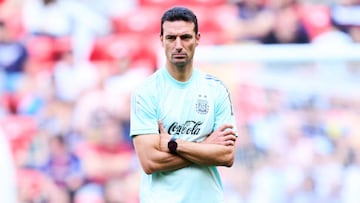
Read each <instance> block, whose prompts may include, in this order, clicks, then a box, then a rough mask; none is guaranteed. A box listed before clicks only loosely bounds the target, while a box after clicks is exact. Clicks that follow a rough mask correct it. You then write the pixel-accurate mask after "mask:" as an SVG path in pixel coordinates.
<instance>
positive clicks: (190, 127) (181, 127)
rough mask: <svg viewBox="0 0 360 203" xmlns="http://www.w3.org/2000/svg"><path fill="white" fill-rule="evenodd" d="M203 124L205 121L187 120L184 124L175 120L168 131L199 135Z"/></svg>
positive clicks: (175, 133)
mask: <svg viewBox="0 0 360 203" xmlns="http://www.w3.org/2000/svg"><path fill="white" fill-rule="evenodd" d="M202 124H203V122H201V121H186V122H185V123H184V124H179V123H178V122H174V123H172V124H171V125H170V127H169V130H168V133H169V134H170V135H179V134H186V135H198V134H199V132H200V126H201V125H202Z"/></svg>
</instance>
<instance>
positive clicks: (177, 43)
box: [175, 37, 183, 52]
mask: <svg viewBox="0 0 360 203" xmlns="http://www.w3.org/2000/svg"><path fill="white" fill-rule="evenodd" d="M182 48H183V47H182V43H181V39H180V37H177V38H176V40H175V49H176V51H178V52H180V51H181V50H182Z"/></svg>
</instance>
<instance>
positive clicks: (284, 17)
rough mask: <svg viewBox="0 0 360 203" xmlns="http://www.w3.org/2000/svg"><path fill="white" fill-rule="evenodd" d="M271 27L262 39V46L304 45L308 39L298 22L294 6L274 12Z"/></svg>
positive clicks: (302, 25) (303, 27) (298, 18)
mask: <svg viewBox="0 0 360 203" xmlns="http://www.w3.org/2000/svg"><path fill="white" fill-rule="evenodd" d="M274 18H275V20H274V24H273V27H272V29H271V31H270V32H269V33H267V34H266V35H265V36H264V37H263V38H262V39H261V42H262V43H263V44H290V43H293V44H304V43H309V42H310V37H309V35H308V33H307V30H306V29H305V26H304V24H303V23H302V21H301V20H300V17H299V14H298V12H297V8H296V6H294V5H289V6H285V7H281V8H279V9H278V10H276V11H275V17H274Z"/></svg>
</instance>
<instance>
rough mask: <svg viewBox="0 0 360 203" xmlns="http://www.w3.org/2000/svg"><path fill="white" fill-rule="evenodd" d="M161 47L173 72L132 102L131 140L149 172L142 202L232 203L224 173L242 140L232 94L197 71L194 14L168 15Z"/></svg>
mask: <svg viewBox="0 0 360 203" xmlns="http://www.w3.org/2000/svg"><path fill="white" fill-rule="evenodd" d="M160 40H161V43H162V47H163V48H164V50H165V55H166V64H165V67H164V68H160V69H159V70H157V71H156V72H155V73H154V74H153V75H152V76H150V77H149V78H148V79H147V80H146V81H145V82H144V84H143V85H141V86H140V87H139V88H138V89H137V90H136V91H135V92H134V93H133V95H132V100H131V132H130V134H131V137H132V138H133V143H134V147H135V151H136V153H137V156H138V158H139V160H140V163H141V166H142V168H143V170H144V172H145V173H143V176H142V183H141V186H140V202H142V203H162V202H166V203H169V202H171V203H180V202H181V203H192V202H194V203H195V202H196V203H202V202H204V203H221V202H224V197H223V191H222V183H221V179H220V176H219V173H218V171H217V168H216V166H227V167H230V166H232V164H233V161H234V150H235V140H236V137H237V134H236V127H235V118H234V114H233V109H232V104H231V100H230V95H229V92H228V90H227V88H226V87H225V86H224V85H223V83H222V82H221V81H220V80H218V79H217V78H215V77H213V76H210V75H208V74H205V73H202V72H201V71H199V70H197V69H194V68H193V56H194V53H195V48H196V47H197V45H198V43H199V40H200V33H199V32H198V22H197V18H196V16H195V15H194V13H193V12H192V11H190V10H189V9H187V8H184V7H174V8H171V9H170V10H168V11H166V12H165V13H164V14H163V16H162V19H161V33H160Z"/></svg>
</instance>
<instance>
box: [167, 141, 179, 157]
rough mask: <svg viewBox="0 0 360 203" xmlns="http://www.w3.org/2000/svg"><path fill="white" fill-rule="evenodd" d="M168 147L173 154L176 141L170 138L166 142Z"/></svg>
mask: <svg viewBox="0 0 360 203" xmlns="http://www.w3.org/2000/svg"><path fill="white" fill-rule="evenodd" d="M168 148H169V151H170V152H171V153H173V154H175V153H176V148H177V142H175V141H174V140H170V141H169V143H168Z"/></svg>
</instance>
